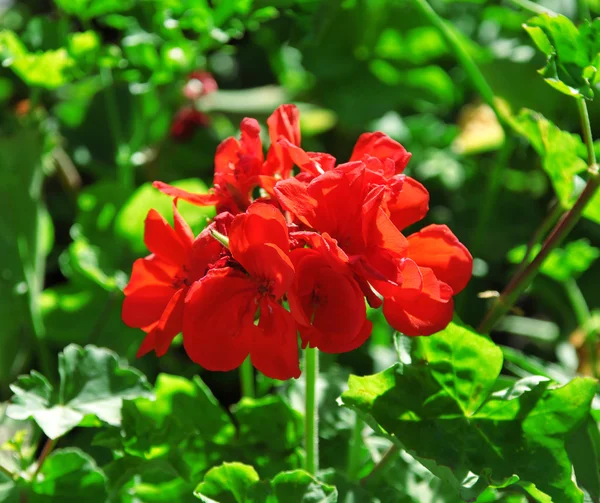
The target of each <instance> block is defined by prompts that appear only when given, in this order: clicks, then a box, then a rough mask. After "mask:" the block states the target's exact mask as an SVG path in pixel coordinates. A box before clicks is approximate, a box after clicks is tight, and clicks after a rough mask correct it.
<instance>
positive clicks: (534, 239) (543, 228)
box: [514, 202, 565, 275]
mask: <svg viewBox="0 0 600 503" xmlns="http://www.w3.org/2000/svg"><path fill="white" fill-rule="evenodd" d="M564 213H565V210H564V209H563V207H562V206H561V205H560V203H558V202H556V203H555V204H554V206H553V207H552V209H551V210H550V212H549V213H548V214H547V215H546V217H545V218H544V220H543V221H542V223H541V224H540V226H539V227H538V228H537V229H536V230H535V232H534V233H533V235H532V236H531V239H530V240H529V241H528V242H527V248H526V249H525V256H524V257H523V260H522V261H521V263H520V264H519V267H517V269H516V270H515V272H514V274H515V275H516V274H521V273H522V272H523V271H524V270H525V268H526V267H527V265H528V264H529V259H530V258H531V252H532V251H533V249H534V248H535V245H537V244H538V243H539V242H540V241H541V240H542V239H544V236H546V235H547V234H548V232H550V229H552V228H553V227H554V226H555V225H556V222H557V221H558V219H559V218H560V217H561V216H562V215H563V214H564Z"/></svg>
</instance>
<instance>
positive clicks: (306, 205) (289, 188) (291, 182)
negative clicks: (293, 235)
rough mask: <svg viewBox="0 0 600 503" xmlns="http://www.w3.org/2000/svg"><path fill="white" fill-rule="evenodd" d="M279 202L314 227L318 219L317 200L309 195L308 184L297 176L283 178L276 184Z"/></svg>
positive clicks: (299, 218) (303, 221)
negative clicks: (296, 177) (300, 180)
mask: <svg viewBox="0 0 600 503" xmlns="http://www.w3.org/2000/svg"><path fill="white" fill-rule="evenodd" d="M275 194H276V196H277V200H278V201H279V204H281V206H283V207H284V208H285V209H286V210H288V211H289V212H290V213H292V214H293V215H294V216H296V218H298V220H300V221H301V222H302V223H304V224H306V225H308V226H309V227H313V225H314V224H315V220H316V214H315V211H316V208H317V201H316V200H315V199H314V198H313V197H311V196H309V194H308V190H307V188H306V185H305V184H303V183H302V182H299V181H298V180H296V179H295V178H289V179H288V180H283V181H281V182H279V183H278V184H277V185H275Z"/></svg>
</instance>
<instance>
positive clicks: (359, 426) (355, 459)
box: [346, 414, 364, 480]
mask: <svg viewBox="0 0 600 503" xmlns="http://www.w3.org/2000/svg"><path fill="white" fill-rule="evenodd" d="M363 427H364V423H363V420H362V419H361V418H360V417H358V414H356V415H355V417H354V428H352V437H351V438H350V445H349V446H348V466H347V468H346V473H347V475H348V478H349V479H350V480H354V479H355V478H356V476H357V475H358V471H359V470H360V450H361V447H362V444H363V439H362V431H363Z"/></svg>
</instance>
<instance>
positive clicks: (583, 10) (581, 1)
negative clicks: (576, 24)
mask: <svg viewBox="0 0 600 503" xmlns="http://www.w3.org/2000/svg"><path fill="white" fill-rule="evenodd" d="M577 14H578V15H579V19H580V20H581V21H585V20H586V19H592V14H591V12H590V7H589V5H588V3H587V0H577Z"/></svg>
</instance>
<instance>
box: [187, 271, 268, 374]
mask: <svg viewBox="0 0 600 503" xmlns="http://www.w3.org/2000/svg"><path fill="white" fill-rule="evenodd" d="M255 296H256V287H255V285H254V284H253V283H252V282H251V281H250V280H249V279H248V278H245V277H240V276H237V275H228V274H226V272H223V271H221V272H219V273H216V274H209V275H207V276H206V277H205V278H204V279H202V280H200V281H198V282H196V283H194V285H193V286H192V288H190V290H189V292H188V295H187V297H186V299H185V311H184V315H183V344H184V348H185V350H186V352H187V354H188V356H189V357H190V358H191V359H192V360H193V361H194V362H196V363H198V364H199V365H202V367H204V368H205V369H208V370H221V371H227V370H233V369H235V368H237V367H239V366H240V365H241V364H242V362H243V361H244V360H245V359H246V357H247V356H248V354H249V353H250V347H251V345H252V338H253V333H254V332H255V331H256V330H258V329H257V328H256V327H255V326H254V313H255V312H256V308H257V306H256V303H255V300H254V299H255Z"/></svg>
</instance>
